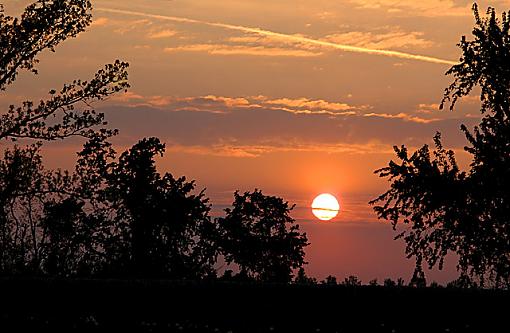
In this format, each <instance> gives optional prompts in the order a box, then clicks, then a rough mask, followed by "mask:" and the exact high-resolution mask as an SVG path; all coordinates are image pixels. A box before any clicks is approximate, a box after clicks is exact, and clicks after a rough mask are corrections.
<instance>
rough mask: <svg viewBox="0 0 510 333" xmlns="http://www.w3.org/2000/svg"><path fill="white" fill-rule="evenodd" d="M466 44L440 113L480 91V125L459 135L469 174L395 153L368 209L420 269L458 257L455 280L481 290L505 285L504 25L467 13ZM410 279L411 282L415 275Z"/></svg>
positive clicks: (507, 138)
mask: <svg viewBox="0 0 510 333" xmlns="http://www.w3.org/2000/svg"><path fill="white" fill-rule="evenodd" d="M473 11H474V16H475V27H474V29H473V36H474V39H473V40H470V41H469V40H467V39H466V38H465V37H462V40H461V42H460V44H459V47H460V48H461V50H462V57H461V59H460V63H459V64H458V65H454V66H453V67H452V68H451V69H450V70H449V71H448V72H447V74H448V75H453V77H454V81H453V83H452V84H451V85H450V86H449V87H448V88H447V89H446V91H445V96H444V98H443V101H442V103H441V108H443V107H444V105H445V104H446V103H447V102H450V103H451V104H450V109H451V110H454V107H455V105H456V102H457V100H458V99H459V98H462V97H463V96H466V95H468V94H469V93H470V92H471V91H472V90H473V88H475V87H477V86H478V87H480V91H481V94H480V100H481V113H482V114H483V118H482V120H481V122H480V124H479V125H478V126H476V127H475V128H474V130H473V132H471V131H470V130H469V129H468V128H467V127H466V126H465V125H462V127H461V129H462V131H463V132H464V134H465V135H466V138H467V140H468V143H469V145H468V146H467V147H465V150H466V151H467V152H468V153H470V154H471V155H472V156H473V159H472V162H471V165H470V170H469V172H467V173H466V172H461V171H460V170H459V168H458V166H457V163H456V161H455V157H454V153H453V151H451V150H446V149H444V148H443V146H442V143H441V136H440V134H439V133H438V134H437V135H436V136H435V137H434V142H435V149H434V151H433V152H432V153H431V152H430V149H429V147H428V146H427V145H425V146H423V147H422V148H421V149H419V150H418V151H416V152H414V153H413V154H411V155H410V154H409V153H408V151H407V148H406V147H404V146H402V147H400V148H398V147H395V151H396V153H397V157H398V159H399V160H400V162H398V163H397V162H394V161H391V162H390V163H389V165H388V167H385V168H382V169H380V170H377V171H376V173H378V174H379V176H380V177H388V178H389V181H391V186H390V189H389V190H388V191H387V192H385V193H383V194H382V195H381V196H379V197H378V198H376V199H374V200H373V201H371V204H378V203H382V205H377V206H375V207H374V209H375V211H376V213H377V214H378V216H379V218H382V219H386V220H389V221H391V222H392V224H393V227H394V229H396V227H397V224H399V223H403V224H404V225H409V228H406V229H405V230H404V231H401V232H400V233H399V234H398V236H397V238H404V240H405V241H406V254H407V255H408V257H414V258H415V260H416V272H418V273H419V272H420V271H421V267H422V264H423V263H426V264H428V266H429V267H434V266H436V265H437V266H438V267H439V268H440V269H441V268H442V267H443V262H444V259H445V256H446V255H447V253H448V252H453V253H455V254H457V255H458V258H459V262H458V266H457V267H458V270H459V271H460V274H461V277H462V278H470V279H476V280H478V281H479V283H480V284H481V285H482V286H483V285H485V284H486V283H487V282H491V283H493V284H494V285H495V286H501V285H509V284H510V223H509V220H508V218H509V216H510V192H509V191H508V188H510V34H509V31H510V21H509V18H508V15H507V14H505V13H503V15H502V18H501V19H498V18H497V17H496V12H495V10H494V9H493V8H489V9H488V11H487V17H481V16H480V14H479V11H478V7H477V6H476V4H475V5H474V6H473ZM416 272H415V275H416V274H417V273H416Z"/></svg>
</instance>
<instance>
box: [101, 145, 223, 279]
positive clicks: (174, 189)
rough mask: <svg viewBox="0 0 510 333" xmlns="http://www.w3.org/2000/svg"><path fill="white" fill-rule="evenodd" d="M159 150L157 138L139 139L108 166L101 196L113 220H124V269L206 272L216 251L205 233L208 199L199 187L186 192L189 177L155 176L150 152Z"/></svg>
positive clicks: (209, 230)
mask: <svg viewBox="0 0 510 333" xmlns="http://www.w3.org/2000/svg"><path fill="white" fill-rule="evenodd" d="M163 153H164V145H163V144H161V142H160V141H159V140H158V139H156V138H149V139H143V140H141V141H140V142H138V143H137V144H136V145H134V146H133V147H132V148H131V149H130V150H128V151H126V152H124V153H123V154H122V155H121V156H120V157H119V161H118V162H117V163H112V164H111V166H110V168H111V173H110V174H109V175H108V176H107V182H108V187H107V189H106V191H107V198H108V199H109V200H111V205H112V207H113V208H114V209H115V211H116V220H117V223H118V221H125V222H126V223H127V227H126V228H125V230H126V231H128V232H127V234H125V235H124V239H125V240H126V241H127V245H128V247H129V249H128V252H129V257H130V260H129V262H130V267H128V269H129V270H131V271H132V272H133V273H134V274H142V275H145V276H147V275H148V276H170V277H175V278H177V277H178V278H183V277H188V278H190V277H194V278H196V277H200V276H204V275H206V274H211V273H212V272H213V267H212V266H213V264H214V263H215V261H216V250H215V248H214V247H213V243H212V241H213V240H212V239H211V237H209V236H210V235H212V233H213V231H214V227H213V222H212V221H211V219H210V217H209V211H210V205H209V204H208V201H209V199H208V198H206V197H205V194H204V191H201V192H199V193H198V194H197V195H195V194H192V191H193V190H194V189H195V182H194V181H191V182H187V181H186V178H185V177H181V178H178V179H175V178H174V177H173V176H172V175H171V174H169V173H165V174H164V175H163V176H161V175H160V174H159V173H158V172H157V170H156V166H155V161H154V157H155V156H157V155H161V156H162V155H163ZM96 161H97V160H96Z"/></svg>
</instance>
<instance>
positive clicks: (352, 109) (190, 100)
mask: <svg viewBox="0 0 510 333" xmlns="http://www.w3.org/2000/svg"><path fill="white" fill-rule="evenodd" d="M111 101H113V102H120V103H122V104H124V105H130V106H131V107H140V106H150V107H156V108H163V109H166V110H172V111H189V112H209V113H229V112H232V111H233V109H265V110H277V111H284V112H288V113H293V114H302V115H327V116H348V115H355V114H357V113H358V112H359V111H365V110H367V109H370V106H369V105H351V104H347V103H341V102H331V101H326V100H323V99H310V98H305V97H301V98H287V97H283V98H270V97H268V96H262V95H259V96H247V97H225V96H215V95H206V96H199V97H176V96H146V97H144V96H141V95H139V94H136V93H134V92H128V93H126V94H122V95H118V96H114V97H112V98H111Z"/></svg>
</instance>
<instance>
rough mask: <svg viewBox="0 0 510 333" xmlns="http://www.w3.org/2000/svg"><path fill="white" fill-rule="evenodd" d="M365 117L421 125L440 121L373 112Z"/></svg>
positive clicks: (400, 114) (404, 114) (401, 114)
mask: <svg viewBox="0 0 510 333" xmlns="http://www.w3.org/2000/svg"><path fill="white" fill-rule="evenodd" d="M363 116H364V117H376V118H386V119H402V120H404V121H411V122H415V123H421V124H428V123H433V122H436V121H439V120H440V119H439V118H432V119H427V118H422V117H417V116H413V115H410V114H407V113H403V112H401V113H398V114H389V113H374V112H372V113H366V114H364V115H363Z"/></svg>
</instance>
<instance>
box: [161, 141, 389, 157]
mask: <svg viewBox="0 0 510 333" xmlns="http://www.w3.org/2000/svg"><path fill="white" fill-rule="evenodd" d="M167 150H168V151H171V152H181V153H188V154H198V155H213V156H226V157H249V158H254V157H259V156H262V155H264V154H269V153H283V152H302V153H308V152H313V153H329V154H362V155H364V154H373V153H377V154H381V153H388V154H391V153H393V149H392V148H391V146H388V145H387V144H381V143H366V144H347V143H338V144H324V143H320V142H316V143H314V142H308V143H305V142H302V143H296V142H290V143H289V142H279V141H274V142H266V143H263V144H257V145H243V144H233V143H232V144H229V143H224V144H214V145H211V146H186V145H180V144H172V143H169V144H167Z"/></svg>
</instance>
